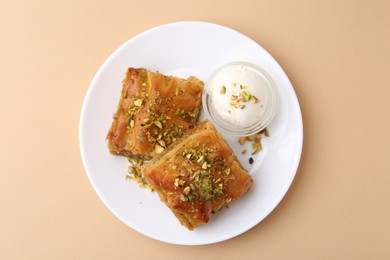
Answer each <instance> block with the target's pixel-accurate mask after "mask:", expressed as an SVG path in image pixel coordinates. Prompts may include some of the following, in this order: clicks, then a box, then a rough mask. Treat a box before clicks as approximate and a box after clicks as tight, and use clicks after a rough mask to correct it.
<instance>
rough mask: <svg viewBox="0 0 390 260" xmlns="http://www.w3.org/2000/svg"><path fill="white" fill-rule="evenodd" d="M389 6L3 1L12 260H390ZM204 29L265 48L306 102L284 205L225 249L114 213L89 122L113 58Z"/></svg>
mask: <svg viewBox="0 0 390 260" xmlns="http://www.w3.org/2000/svg"><path fill="white" fill-rule="evenodd" d="M389 14H390V2H389V1H385V0H383V1H367V0H366V1H360V0H358V1H309V0H307V1H304V0H300V1H290V0H285V1H278V0H277V1H233V0H231V1H213V0H207V1H206V0H200V1H191V2H190V1H179V0H165V1H154V2H153V1H146V0H145V1H118V0H110V1H103V0H102V1H80V0H72V1H27V0H26V1H1V2H0V35H1V40H0V75H1V76H0V118H1V127H0V143H1V150H0V174H1V175H0V176H1V181H0V259H185V260H190V259H249V258H251V259H390V247H389V245H390V224H389V220H390V137H389V136H390V84H389V83H390V80H389V77H390V15H389ZM183 20H200V21H208V22H214V23H219V24H222V25H225V26H229V27H231V28H234V29H236V30H238V31H240V32H242V33H244V34H246V35H248V36H249V37H251V38H253V39H254V40H255V41H257V42H258V43H260V44H261V45H262V46H263V47H264V48H266V49H267V50H268V51H269V52H270V53H271V54H272V55H273V56H274V57H275V58H276V59H277V60H278V62H279V63H280V64H281V66H282V67H283V68H284V70H285V71H286V73H287V75H288V76H289V78H290V79H291V82H292V83H293V85H294V88H295V90H296V92H297V95H298V97H299V100H300V103H301V108H302V112H303V119H304V150H303V154H302V160H301V164H300V167H299V170H298V173H297V176H296V179H295V180H294V182H293V185H292V187H291V189H290V190H289V192H288V193H287V195H286V197H285V198H284V199H283V201H282V203H281V204H280V205H279V206H278V207H277V208H276V210H275V211H273V212H272V214H271V215H269V217H267V218H266V219H265V220H264V221H263V222H261V223H260V224H258V225H257V226H256V227H254V228H253V229H251V230H250V231H248V232H246V233H244V234H243V235H240V236H238V237H236V238H234V239H231V240H228V241H226V242H222V243H218V244H214V245H208V246H200V247H185V246H176V245H170V244H165V243H162V242H159V241H155V240H152V239H150V238H148V237H145V236H143V235H141V234H139V233H137V232H136V231H134V230H132V229H131V228H129V227H127V226H126V225H125V224H123V223H122V222H120V221H119V220H118V219H117V218H116V217H115V216H114V215H113V214H111V213H110V212H109V210H108V209H107V208H106V207H105V206H104V205H103V203H102V202H101V201H100V200H99V198H98V197H97V195H96V194H95V192H94V190H93V189H92V186H91V185H90V183H89V181H88V179H87V176H86V174H85V171H84V168H83V165H82V162H81V157H80V152H79V143H78V124H79V115H80V111H81V106H82V102H83V99H84V95H85V93H86V91H87V88H88V86H89V84H90V82H91V80H92V78H93V76H94V74H95V73H96V71H97V70H98V68H99V67H100V65H101V64H102V63H103V62H104V60H105V59H106V58H107V57H108V56H109V55H110V54H111V53H112V52H113V51H114V50H115V49H116V48H117V47H119V46H120V45H121V44H122V43H124V42H125V41H127V40H128V39H130V38H132V37H133V36H135V35H137V34H138V33H140V32H142V31H144V30H146V29H149V28H151V27H154V26H157V25H161V24H165V23H168V22H174V21H183Z"/></svg>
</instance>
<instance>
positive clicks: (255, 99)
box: [251, 96, 259, 103]
mask: <svg viewBox="0 0 390 260" xmlns="http://www.w3.org/2000/svg"><path fill="white" fill-rule="evenodd" d="M251 101H252V102H253V103H257V102H259V99H258V98H257V97H255V96H252V97H251Z"/></svg>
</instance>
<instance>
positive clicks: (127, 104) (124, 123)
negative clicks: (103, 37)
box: [107, 68, 204, 159]
mask: <svg viewBox="0 0 390 260" xmlns="http://www.w3.org/2000/svg"><path fill="white" fill-rule="evenodd" d="M122 84H123V87H122V93H121V97H120V101H119V104H118V108H117V111H116V113H115V116H114V120H113V122H112V125H111V128H110V130H109V132H108V134H107V140H108V147H109V150H110V152H111V153H112V154H116V155H124V156H128V157H138V158H144V159H145V158H146V159H148V158H151V157H153V156H154V155H155V154H159V153H162V152H163V151H164V150H165V149H166V148H167V147H169V145H170V144H171V143H173V142H174V141H176V140H177V139H178V138H180V137H181V136H182V135H183V133H184V132H185V131H186V130H187V129H189V128H191V127H194V126H195V124H196V122H197V120H198V117H199V113H200V107H201V94H202V90H203V85H204V84H203V82H202V81H201V80H199V79H197V78H196V77H193V76H191V77H189V78H188V79H182V78H178V77H174V76H166V75H163V74H161V73H158V72H151V71H148V70H146V69H143V68H137V69H135V68H129V69H128V70H127V73H126V78H125V79H124V80H123V82H122Z"/></svg>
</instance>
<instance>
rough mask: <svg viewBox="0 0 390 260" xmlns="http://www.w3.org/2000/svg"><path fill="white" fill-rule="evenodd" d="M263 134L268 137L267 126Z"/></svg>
mask: <svg viewBox="0 0 390 260" xmlns="http://www.w3.org/2000/svg"><path fill="white" fill-rule="evenodd" d="M264 135H265V136H266V137H269V132H268V128H267V127H266V128H264Z"/></svg>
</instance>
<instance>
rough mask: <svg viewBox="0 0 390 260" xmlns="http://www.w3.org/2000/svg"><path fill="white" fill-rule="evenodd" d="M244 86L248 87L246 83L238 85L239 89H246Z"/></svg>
mask: <svg viewBox="0 0 390 260" xmlns="http://www.w3.org/2000/svg"><path fill="white" fill-rule="evenodd" d="M246 88H248V86H247V85H240V89H246Z"/></svg>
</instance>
